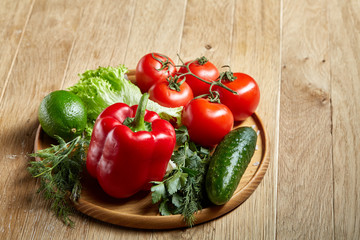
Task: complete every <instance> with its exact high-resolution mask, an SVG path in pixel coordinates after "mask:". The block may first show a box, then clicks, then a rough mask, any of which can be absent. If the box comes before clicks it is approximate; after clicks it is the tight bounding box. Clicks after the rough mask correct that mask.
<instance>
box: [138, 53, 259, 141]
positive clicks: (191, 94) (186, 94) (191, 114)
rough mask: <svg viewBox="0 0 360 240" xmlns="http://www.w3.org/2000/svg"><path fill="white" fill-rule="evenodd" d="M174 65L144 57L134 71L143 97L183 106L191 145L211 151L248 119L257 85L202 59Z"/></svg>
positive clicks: (156, 55)
mask: <svg viewBox="0 0 360 240" xmlns="http://www.w3.org/2000/svg"><path fill="white" fill-rule="evenodd" d="M179 59H180V61H181V63H182V64H181V65H175V63H174V62H173V60H171V59H170V58H169V57H167V56H165V55H162V54H159V53H149V54H146V55H145V56H143V57H142V58H141V59H140V61H139V62H138V64H137V67H136V72H135V75H136V84H137V86H138V87H139V88H140V90H141V91H142V93H145V92H148V93H149V96H150V97H149V98H150V99H151V100H153V101H155V102H157V103H159V104H160V105H162V106H165V107H179V106H183V107H184V109H183V113H182V124H183V125H185V126H186V127H187V129H188V132H189V136H190V138H191V140H192V141H194V142H195V143H197V144H200V145H202V146H205V147H213V146H215V145H216V144H218V143H219V142H220V141H221V139H222V138H223V137H224V136H225V135H226V134H227V133H228V132H230V131H231V129H232V128H233V125H234V121H236V122H237V121H243V120H245V119H246V118H248V117H249V116H251V115H252V114H253V113H254V112H255V110H256V108H257V106H258V104H259V100H260V90H259V87H258V84H257V83H256V81H255V80H254V79H253V78H252V77H251V76H249V75H247V74H244V73H238V72H237V73H233V72H231V69H230V67H229V66H224V67H227V68H228V70H227V71H224V72H221V73H220V72H219V70H218V68H217V67H216V66H215V65H214V64H213V63H211V62H210V61H208V59H206V58H205V57H201V58H197V59H195V60H192V61H188V62H185V63H184V62H183V61H182V60H181V58H180V57H179Z"/></svg>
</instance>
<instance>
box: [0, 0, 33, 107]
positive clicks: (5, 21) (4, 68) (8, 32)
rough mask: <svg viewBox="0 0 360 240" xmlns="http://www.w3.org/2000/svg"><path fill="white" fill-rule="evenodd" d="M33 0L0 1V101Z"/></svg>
mask: <svg viewBox="0 0 360 240" xmlns="http://www.w3.org/2000/svg"><path fill="white" fill-rule="evenodd" d="M32 6H33V1H17V2H14V1H12V0H3V1H1V2H0V26H1V29H0V43H1V44H0V53H1V54H0V62H1V64H0V102H1V100H2V98H3V95H4V92H5V89H6V86H7V84H8V81H9V75H10V73H11V70H12V66H13V63H14V59H15V58H16V56H17V50H18V48H19V45H20V43H21V38H22V35H23V30H24V28H25V27H26V24H27V21H28V16H29V13H30V12H31V10H32Z"/></svg>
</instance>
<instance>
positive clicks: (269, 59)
mask: <svg viewBox="0 0 360 240" xmlns="http://www.w3.org/2000/svg"><path fill="white" fill-rule="evenodd" d="M280 7H281V6H280V1H277V0H274V1H236V2H235V14H234V27H233V29H234V30H233V37H232V44H231V58H230V65H231V67H232V69H233V71H237V72H244V73H247V74H249V75H251V76H252V77H253V78H254V79H255V80H256V81H257V82H258V84H259V88H260V92H261V97H260V98H261V99H260V104H259V108H258V110H257V111H258V112H259V114H260V115H261V116H265V118H264V119H265V121H264V124H265V128H266V130H267V132H268V136H269V142H270V149H269V152H270V154H269V156H270V158H271V160H270V167H269V169H268V171H267V173H266V175H265V178H264V180H263V181H262V183H261V184H260V186H259V187H258V188H257V189H256V191H255V192H254V194H253V195H251V197H250V198H249V199H248V200H247V201H246V202H244V203H243V204H242V205H241V206H240V207H239V209H238V210H237V211H234V213H233V216H232V219H231V221H232V222H233V226H230V227H229V228H231V227H232V228H237V230H236V233H237V234H238V235H239V236H241V239H273V238H274V237H275V233H276V188H277V184H278V182H277V171H278V169H277V157H278V153H277V151H278V131H279V129H278V123H279V115H278V114H279V97H280V23H281V22H280ZM260 208H261V209H262V210H261V211H259V209H260ZM254 226H256V227H254ZM234 235H235V234H234ZM233 239H236V235H235V236H234V237H233Z"/></svg>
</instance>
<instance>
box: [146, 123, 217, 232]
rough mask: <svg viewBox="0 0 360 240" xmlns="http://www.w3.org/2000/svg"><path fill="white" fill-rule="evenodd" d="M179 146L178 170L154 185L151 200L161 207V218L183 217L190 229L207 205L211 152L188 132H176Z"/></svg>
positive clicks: (175, 159)
mask: <svg viewBox="0 0 360 240" xmlns="http://www.w3.org/2000/svg"><path fill="white" fill-rule="evenodd" d="M176 137H177V145H178V146H180V147H179V148H178V149H177V150H176V151H174V153H173V155H172V157H171V160H172V161H173V162H174V163H176V165H177V168H175V169H173V170H172V171H170V172H168V173H167V174H166V175H165V177H164V179H163V181H162V182H153V184H154V185H153V187H152V188H151V191H152V201H153V203H154V204H155V203H158V202H160V204H159V212H160V214H161V215H171V214H181V215H183V217H184V220H185V222H186V224H187V225H188V226H193V225H194V223H195V220H196V219H195V216H194V214H195V213H196V212H197V211H199V210H201V209H202V208H203V207H204V205H205V204H206V200H207V198H206V197H204V196H205V195H206V194H205V190H204V189H205V187H204V184H205V175H206V171H207V167H208V163H209V156H210V150H209V149H206V148H203V147H201V146H198V145H196V144H194V143H193V142H191V141H190V140H189V135H188V132H187V129H186V128H185V127H184V126H183V127H181V128H179V129H177V130H176Z"/></svg>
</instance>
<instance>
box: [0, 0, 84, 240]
mask: <svg viewBox="0 0 360 240" xmlns="http://www.w3.org/2000/svg"><path fill="white" fill-rule="evenodd" d="M13 3H14V4H15V2H13ZM78 3H79V2H76V1H68V2H63V3H58V2H57V1H37V2H36V3H35V4H34V6H33V8H32V11H31V15H30V18H29V22H28V24H27V27H26V29H25V32H24V35H23V39H22V42H21V45H20V47H19V50H18V55H17V58H16V61H15V63H14V66H13V69H12V72H11V75H10V78H9V82H8V85H7V89H6V91H5V93H4V98H3V101H2V102H1V103H0V115H1V118H0V129H1V134H0V152H1V154H2V155H1V165H0V171H1V172H2V173H1V180H0V181H1V182H0V184H1V186H3V188H2V190H1V197H0V199H1V208H0V215H1V218H0V226H2V229H1V231H0V233H1V235H2V236H3V237H2V239H22V238H30V236H32V237H33V238H37V239H39V238H41V236H42V235H43V234H44V233H47V231H48V230H49V228H51V227H54V225H52V224H49V222H50V219H52V218H53V215H52V214H51V213H50V212H48V211H45V212H44V211H43V210H42V209H43V208H47V207H48V204H47V203H45V202H44V201H41V200H40V196H39V195H37V194H36V190H35V188H34V186H35V184H34V183H35V182H34V181H32V180H31V177H30V176H29V174H28V173H27V171H26V167H27V162H28V161H29V159H30V158H29V157H28V156H27V154H28V153H31V152H32V149H31V145H32V144H31V143H30V142H31V141H32V140H33V139H34V134H35V132H34V130H35V128H36V125H37V124H38V123H37V118H36V116H37V108H38V106H39V103H40V101H41V99H42V98H43V97H44V96H45V95H46V94H47V93H48V92H49V91H51V90H56V89H59V87H60V86H61V84H60V83H61V79H62V75H63V72H64V70H65V68H66V60H67V56H68V54H69V51H70V46H71V43H72V41H73V37H74V34H73V31H72V28H71V27H76V26H77V23H78V19H79V18H78V15H79V12H78V11H77V9H79V8H78V7H79V6H78V5H77V4H78ZM29 10H30V9H29ZM30 103H31V104H30ZM15 119H16V121H15ZM29 189H31V190H30V191H28V190H29ZM59 225H60V224H59ZM60 226H61V225H60ZM34 229H36V230H35V231H34Z"/></svg>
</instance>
